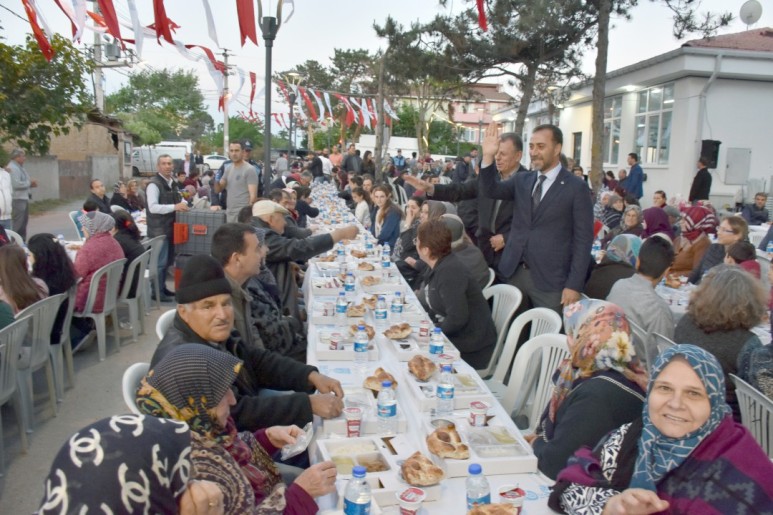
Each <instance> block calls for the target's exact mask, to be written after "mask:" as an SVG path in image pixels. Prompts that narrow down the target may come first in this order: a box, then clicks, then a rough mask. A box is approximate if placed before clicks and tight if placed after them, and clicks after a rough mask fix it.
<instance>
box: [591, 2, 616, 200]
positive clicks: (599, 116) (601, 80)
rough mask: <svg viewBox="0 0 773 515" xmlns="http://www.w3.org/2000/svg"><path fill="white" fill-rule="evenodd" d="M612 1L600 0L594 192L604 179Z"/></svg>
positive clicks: (593, 136)
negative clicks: (606, 97) (603, 149)
mask: <svg viewBox="0 0 773 515" xmlns="http://www.w3.org/2000/svg"><path fill="white" fill-rule="evenodd" d="M611 9H612V0H599V21H598V27H599V33H598V40H597V43H596V75H595V76H594V77H593V117H592V121H591V146H590V158H591V161H590V180H591V186H592V187H593V191H598V189H599V188H600V187H601V179H602V178H603V177H604V156H602V155H601V149H602V144H603V141H604V96H605V93H606V91H605V90H606V82H607V80H606V76H607V52H608V51H609V14H610V11H611Z"/></svg>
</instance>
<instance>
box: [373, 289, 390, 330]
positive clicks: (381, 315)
mask: <svg viewBox="0 0 773 515" xmlns="http://www.w3.org/2000/svg"><path fill="white" fill-rule="evenodd" d="M374 312H375V313H374V315H375V318H376V326H377V327H379V328H382V327H386V324H387V304H386V299H384V296H383V295H379V296H378V300H376V309H375V310H374Z"/></svg>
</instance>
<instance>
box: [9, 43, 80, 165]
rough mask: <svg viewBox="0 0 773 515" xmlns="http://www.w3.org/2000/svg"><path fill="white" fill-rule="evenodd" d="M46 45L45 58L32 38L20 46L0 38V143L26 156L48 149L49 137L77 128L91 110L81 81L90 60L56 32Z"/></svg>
mask: <svg viewBox="0 0 773 515" xmlns="http://www.w3.org/2000/svg"><path fill="white" fill-rule="evenodd" d="M51 46H52V47H53V48H54V51H55V55H54V57H53V59H51V62H48V61H46V59H45V58H44V57H43V54H42V53H41V52H40V49H39V48H38V45H37V43H36V42H35V40H34V39H33V38H32V36H28V37H27V42H26V44H25V45H24V46H19V45H6V44H5V43H2V42H0V113H1V114H0V142H7V141H15V144H17V145H18V146H20V147H21V148H23V149H25V150H26V151H27V152H29V153H30V154H45V153H46V152H48V148H49V146H50V140H51V137H52V136H58V135H60V134H67V133H68V132H69V130H70V128H71V127H72V126H73V125H74V126H75V127H80V126H81V125H82V124H83V122H84V120H85V118H86V113H88V112H89V111H91V110H92V109H93V102H92V100H91V97H90V95H89V93H88V90H87V89H86V83H85V81H84V77H87V76H88V74H89V73H91V70H92V65H91V63H90V62H88V61H87V60H86V59H85V58H84V57H83V56H82V55H81V53H80V52H78V51H77V50H76V49H75V48H73V46H72V44H71V43H70V42H69V41H67V40H66V39H65V38H63V37H61V36H59V35H57V34H55V35H54V37H53V38H52V40H51Z"/></svg>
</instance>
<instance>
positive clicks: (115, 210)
mask: <svg viewBox="0 0 773 515" xmlns="http://www.w3.org/2000/svg"><path fill="white" fill-rule="evenodd" d="M110 211H112V212H113V213H117V212H118V211H126V210H125V209H124V208H122V207H121V206H118V205H112V206H110Z"/></svg>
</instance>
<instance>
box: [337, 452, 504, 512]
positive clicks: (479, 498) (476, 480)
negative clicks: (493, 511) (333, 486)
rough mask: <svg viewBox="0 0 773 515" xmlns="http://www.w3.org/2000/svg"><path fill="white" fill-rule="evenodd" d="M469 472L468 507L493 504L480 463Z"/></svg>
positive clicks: (467, 483)
mask: <svg viewBox="0 0 773 515" xmlns="http://www.w3.org/2000/svg"><path fill="white" fill-rule="evenodd" d="M467 472H469V473H470V475H469V476H467V482H466V486H467V509H468V510H471V509H473V508H475V507H476V506H483V505H484V504H491V488H490V487H489V484H488V479H486V476H484V475H483V474H482V471H481V468H480V465H478V464H477V463H472V464H471V465H470V466H469V467H468V468H467ZM347 491H348V490H347ZM347 513H348V512H347Z"/></svg>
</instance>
